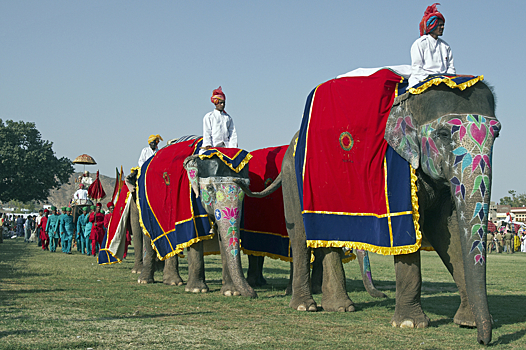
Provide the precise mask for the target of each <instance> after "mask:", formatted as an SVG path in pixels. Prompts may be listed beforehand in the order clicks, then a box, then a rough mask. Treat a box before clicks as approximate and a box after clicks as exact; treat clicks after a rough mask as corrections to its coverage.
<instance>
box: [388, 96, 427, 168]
mask: <svg viewBox="0 0 526 350" xmlns="http://www.w3.org/2000/svg"><path fill="white" fill-rule="evenodd" d="M395 103H396V101H395ZM417 130H418V125H417V124H416V123H415V120H414V119H413V116H412V115H411V113H409V112H408V111H407V110H406V109H405V108H403V107H402V106H401V105H396V106H393V108H391V113H390V114H389V118H388V119H387V126H386V128H385V135H384V138H385V140H386V141H387V143H388V144H389V145H390V146H391V147H393V149H394V150H395V151H396V153H398V154H399V155H400V156H401V157H402V158H404V159H405V160H407V161H408V162H409V164H411V166H412V167H413V168H414V169H418V167H419V165H420V145H419V141H418V135H417Z"/></svg>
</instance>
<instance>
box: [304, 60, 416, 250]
mask: <svg viewBox="0 0 526 350" xmlns="http://www.w3.org/2000/svg"><path fill="white" fill-rule="evenodd" d="M401 81H403V79H402V78H401V76H399V75H397V74H395V73H394V72H393V71H391V70H389V69H382V70H379V71H378V72H376V73H374V74H372V75H371V76H368V77H344V78H338V79H333V80H329V81H328V82H325V83H323V84H321V85H319V86H318V87H317V88H315V89H314V90H313V91H312V92H311V94H310V95H309V96H308V98H307V103H306V105H305V111H304V114H303V120H302V124H301V128H300V135H299V138H298V143H297V147H296V152H295V167H296V176H297V180H298V190H299V193H300V199H301V206H302V214H303V221H304V223H305V231H306V235H307V245H308V246H309V247H313V248H316V247H347V248H356V249H366V250H369V251H373V252H377V253H380V254H384V255H392V254H407V253H412V252H415V251H417V250H418V249H419V248H420V245H421V239H422V236H421V232H420V229H419V225H418V218H419V214H418V199H417V194H416V175H415V174H414V170H413V169H412V168H411V167H410V165H409V164H408V162H407V161H405V160H404V159H403V158H401V157H400V156H399V155H398V154H397V153H396V152H395V151H394V150H393V149H392V148H390V147H389V146H388V144H387V142H386V141H385V140H384V133H385V127H386V122H387V117H388V116H389V111H390V108H391V106H392V103H393V101H394V98H395V95H396V91H397V88H398V84H399V83H400V82H401Z"/></svg>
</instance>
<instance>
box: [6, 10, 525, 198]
mask: <svg viewBox="0 0 526 350" xmlns="http://www.w3.org/2000/svg"><path fill="white" fill-rule="evenodd" d="M431 4H432V2H431V1H420V0H418V1H415V0H411V1H409V0H401V1H392V0H390V1H383V0H382V1H348V0H347V1H311V0H305V1H272V0H270V1H257V2H256V1H221V2H217V1H200V0H194V1H130V0H127V1H111V0H106V1H52V0H48V1H23V0H19V1H7V0H3V1H0V48H1V53H0V118H1V119H3V120H6V119H13V120H23V121H32V122H35V123H36V125H37V128H38V129H39V130H40V132H41V133H42V136H43V138H44V139H47V140H50V141H52V142H53V143H54V150H55V152H56V154H57V156H59V157H62V156H66V157H68V158H70V159H74V158H75V157H76V156H78V155H80V154H82V153H87V154H89V155H91V156H93V157H94V158H95V160H96V161H97V162H98V164H97V165H96V166H90V167H87V169H88V170H90V171H92V172H95V171H96V170H97V169H100V171H101V173H102V174H105V175H109V176H114V174H115V170H114V169H115V167H120V166H121V165H123V166H124V169H125V172H126V173H129V169H130V168H131V167H133V166H135V165H136V163H137V159H138V158H139V154H140V151H141V149H142V148H143V147H145V146H146V145H147V138H148V136H149V135H150V134H161V135H162V137H163V138H164V139H165V141H166V140H168V139H171V138H176V137H178V136H182V135H187V134H199V135H200V134H201V133H202V118H203V116H204V114H206V113H207V112H209V111H211V110H212V109H213V105H212V104H211V102H210V95H211V92H212V90H213V89H214V88H216V87H218V86H219V85H221V86H222V87H223V90H224V91H225V93H226V95H227V107H226V110H227V111H228V112H229V113H230V114H231V115H232V117H233V118H234V121H235V124H236V128H237V131H238V135H239V146H240V147H241V148H245V149H247V150H249V151H251V150H254V149H258V148H263V147H268V146H277V145H283V144H288V143H289V142H290V139H291V138H292V136H293V134H294V133H295V131H296V130H297V129H298V128H299V125H300V121H301V116H302V112H303V107H304V103H305V99H306V97H307V94H308V93H309V92H310V91H311V89H313V88H314V87H315V86H316V85H317V84H319V83H321V82H324V81H326V80H329V79H331V78H333V77H335V76H337V75H339V74H342V73H345V72H348V71H350V70H353V69H355V68H359V67H380V66H385V65H397V64H410V55H409V49H410V46H411V44H412V43H413V41H414V40H416V39H417V38H418V36H419V32H418V24H419V22H420V19H421V17H422V14H423V12H424V10H425V8H426V6H427V5H431ZM441 4H442V5H441V6H439V7H438V8H439V10H440V11H441V12H442V13H443V14H444V16H445V18H446V27H445V31H444V36H443V39H444V40H446V41H447V42H448V43H449V44H450V46H451V47H452V49H453V52H454V54H455V66H456V68H457V72H458V73H459V74H473V75H480V74H483V75H484V76H485V78H486V81H488V82H490V83H491V84H493V85H494V86H495V91H496V93H497V98H498V105H497V116H498V117H499V119H500V121H501V123H502V125H503V130H502V133H501V137H500V138H499V139H498V140H497V142H496V143H495V148H494V157H493V159H494V162H493V169H494V177H493V196H492V199H493V200H497V201H498V199H500V198H501V197H503V196H505V195H506V194H507V191H508V190H509V189H515V190H517V191H518V192H519V193H524V192H526V181H525V179H524V176H523V174H524V173H525V170H526V164H525V162H524V145H523V142H524V138H523V134H524V130H525V126H526V120H525V118H524V117H523V115H524V112H523V110H522V108H521V107H520V105H521V104H522V103H524V100H523V99H524V98H525V97H524V94H523V93H521V92H523V91H524V90H525V88H524V81H525V80H526V79H525V78H526V74H525V72H524V64H523V63H524V57H526V52H525V51H526V49H525V47H526V46H525V45H523V44H522V43H521V39H520V38H521V37H523V35H521V34H520V33H522V32H523V24H524V14H525V13H526V2H524V1H512V0H508V1H506V2H500V3H499V2H496V1H489V0H482V1H442V2H441ZM164 144H165V143H164V142H162V143H161V146H163V145H164ZM76 169H77V170H79V171H81V170H82V166H77V168H76Z"/></svg>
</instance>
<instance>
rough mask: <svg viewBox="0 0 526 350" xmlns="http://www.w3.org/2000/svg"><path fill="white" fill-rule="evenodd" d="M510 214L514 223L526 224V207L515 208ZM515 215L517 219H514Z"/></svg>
mask: <svg viewBox="0 0 526 350" xmlns="http://www.w3.org/2000/svg"><path fill="white" fill-rule="evenodd" d="M510 212H511V215H512V218H513V221H520V222H526V207H513V208H511V211H510ZM513 215H515V217H513Z"/></svg>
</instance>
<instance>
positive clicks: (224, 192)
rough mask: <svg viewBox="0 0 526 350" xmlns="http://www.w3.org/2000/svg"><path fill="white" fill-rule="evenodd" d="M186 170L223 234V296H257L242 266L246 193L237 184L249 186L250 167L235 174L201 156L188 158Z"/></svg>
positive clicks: (206, 208) (220, 238)
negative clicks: (241, 225)
mask: <svg viewBox="0 0 526 350" xmlns="http://www.w3.org/2000/svg"><path fill="white" fill-rule="evenodd" d="M184 167H185V169H186V171H187V173H188V178H189V179H190V183H191V186H192V190H193V191H194V193H195V195H196V197H198V198H200V200H201V203H202V204H203V207H204V208H205V210H206V212H207V213H208V215H209V217H211V218H213V220H214V230H216V234H218V235H219V241H220V243H219V246H220V248H221V261H222V263H223V287H222V288H221V293H222V294H224V295H227V296H230V295H241V296H247V297H251V298H255V297H257V293H256V292H255V291H254V289H253V288H252V287H251V286H250V285H249V284H248V282H247V280H246V279H245V276H244V275H243V269H242V267H241V249H240V241H239V236H240V220H241V211H242V208H243V198H244V195H245V194H244V192H243V190H242V189H241V187H240V186H239V184H238V183H236V182H234V179H237V180H238V181H241V182H244V184H245V185H246V186H248V184H249V180H248V166H245V167H244V168H243V169H241V170H240V171H239V172H235V171H233V170H232V169H230V168H229V167H228V166H227V165H226V164H224V163H223V162H222V161H221V159H219V158H218V157H212V158H209V159H200V158H199V156H198V155H194V156H190V157H188V158H186V160H185V161H184ZM201 256H202V255H201ZM195 258H198V257H197V256H196V257H195Z"/></svg>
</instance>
